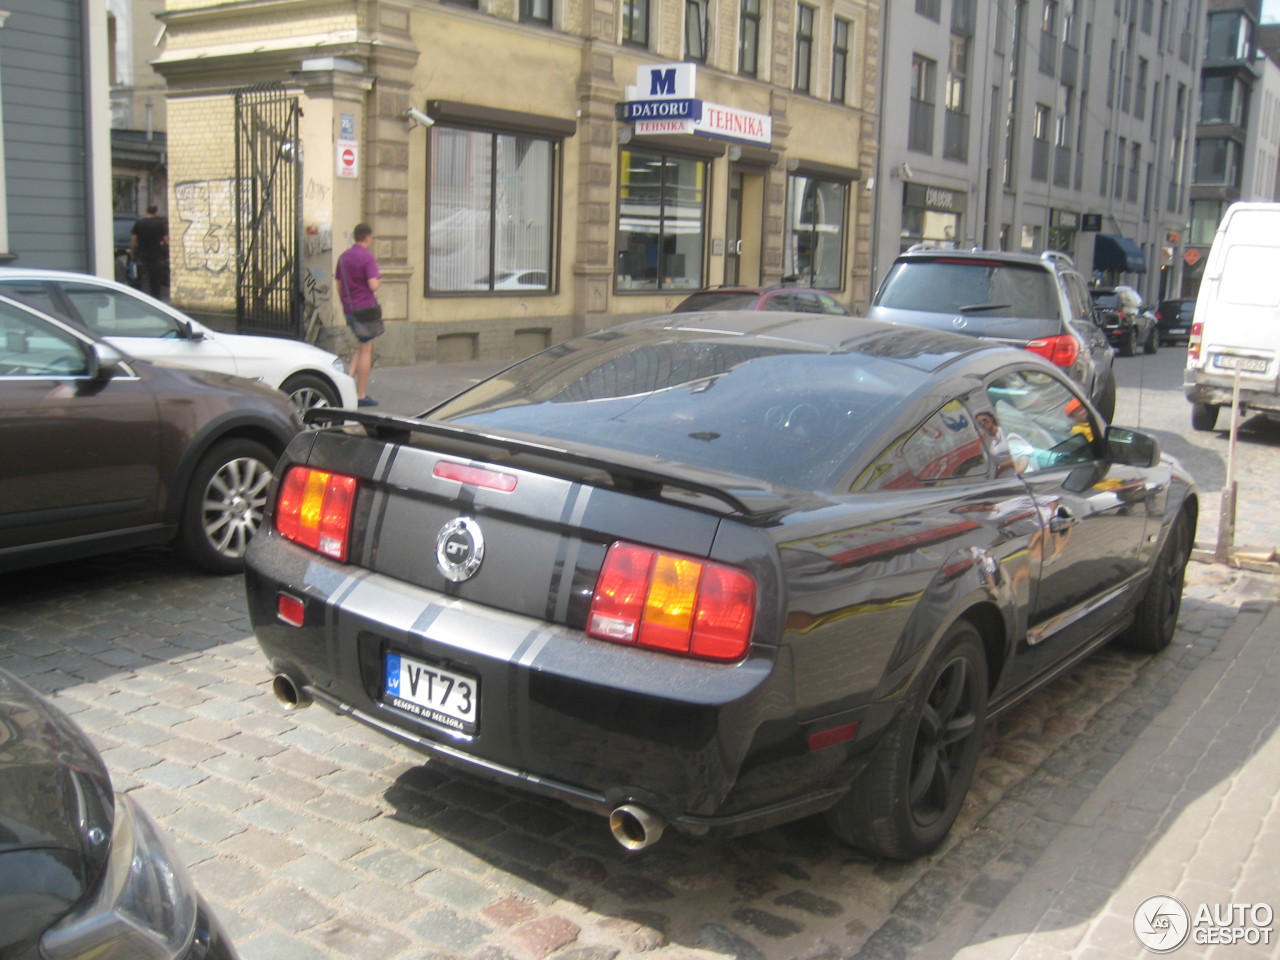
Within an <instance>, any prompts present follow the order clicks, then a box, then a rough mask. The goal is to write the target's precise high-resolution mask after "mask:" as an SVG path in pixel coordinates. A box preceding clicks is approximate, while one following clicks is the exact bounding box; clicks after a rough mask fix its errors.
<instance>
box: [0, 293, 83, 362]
mask: <svg viewBox="0 0 1280 960" xmlns="http://www.w3.org/2000/svg"><path fill="white" fill-rule="evenodd" d="M88 372H89V361H88V353H87V351H86V350H85V347H84V344H82V343H81V342H80V341H79V340H77V339H76V338H75V337H73V336H72V335H71V334H69V333H67V332H66V331H64V330H59V329H58V328H57V327H54V326H52V325H50V324H47V323H44V322H42V321H40V320H37V319H36V318H35V317H33V316H31V315H30V314H27V313H24V312H23V311H21V310H18V309H17V308H15V307H10V306H9V305H8V304H0V378H3V377H11V378H19V377H21V378H31V377H37V378H53V379H60V378H63V377H77V376H85V375H86V374H87V373H88Z"/></svg>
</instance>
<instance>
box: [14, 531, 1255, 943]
mask: <svg viewBox="0 0 1280 960" xmlns="http://www.w3.org/2000/svg"><path fill="white" fill-rule="evenodd" d="M3 591H4V592H3V596H0V666H2V667H3V668H5V669H7V670H9V671H11V672H13V673H15V674H17V675H18V676H20V677H22V678H23V679H25V680H26V681H27V682H29V683H31V684H32V685H34V686H35V687H37V688H38V689H40V690H41V691H43V692H45V693H47V694H50V695H52V696H53V697H54V699H55V701H56V702H57V703H58V704H59V705H60V706H61V707H62V708H63V709H64V710H66V711H67V712H68V713H71V714H72V715H74V716H75V718H76V720H77V721H78V722H79V723H80V724H81V726H83V727H84V728H85V729H86V730H87V731H88V732H89V733H90V734H91V736H92V737H93V739H94V740H95V741H96V742H97V743H98V745H99V746H100V748H101V749H102V751H103V754H104V757H105V759H106V761H107V764H108V766H109V767H110V768H111V770H112V772H113V775H114V776H115V778H116V781H117V785H118V786H120V787H122V788H124V789H128V790H132V791H133V792H134V793H135V795H136V796H137V797H138V798H139V799H140V800H141V801H142V803H143V805H144V806H145V807H146V808H147V809H148V810H149V811H150V812H151V813H152V814H153V815H155V816H156V817H157V818H158V819H159V820H160V821H161V822H163V823H164V824H165V826H166V827H167V828H168V829H169V830H170V831H171V832H172V834H173V836H174V837H176V838H177V839H178V841H179V844H180V849H181V852H182V853H183V855H184V856H185V858H186V861H187V862H188V864H190V866H191V867H192V870H193V873H194V874H195V876H196V879H197V882H198V883H199V885H200V887H201V889H202V890H203V891H204V892H205V894H206V896H207V897H208V898H209V899H210V901H211V902H212V903H213V904H214V906H215V908H216V910H217V912H218V913H219V915H220V917H221V918H222V919H223V921H224V922H225V924H226V925H227V927H228V928H229V931H230V932H231V934H232V936H233V939H234V940H235V942H236V943H237V945H238V947H239V949H240V951H241V954H242V956H243V957H244V958H245V960H276V958H289V960H307V958H350V957H356V956H359V957H378V958H382V960H408V958H417V960H425V958H437V957H441V958H442V957H454V958H477V960H479V958H484V960H500V958H504V957H510V958H513V960H541V958H544V957H555V958H556V960H597V958H599V960H608V958H618V960H626V958H635V957H646V958H653V960H676V958H694V957H701V958H712V957H737V958H742V960H752V958H768V960H784V958H785V960H792V958H811V960H816V958H836V957H855V956H856V957H866V958H875V957H903V956H907V955H908V954H910V953H913V952H914V954H915V955H916V956H921V957H929V956H950V955H951V954H952V952H953V950H954V949H955V948H956V947H959V946H963V944H964V943H966V942H967V941H968V940H969V938H970V937H971V936H973V935H975V934H976V933H977V931H978V930H979V929H980V928H981V926H982V924H983V923H984V921H985V920H986V919H987V918H988V917H989V916H991V914H992V912H993V911H995V910H996V909H997V908H999V907H1000V905H1001V904H1002V902H1004V901H1005V900H1006V898H1007V897H1008V895H1009V894H1010V892H1011V891H1013V890H1015V889H1016V887H1017V885H1018V883H1019V880H1020V879H1021V878H1022V877H1023V875H1024V873H1025V871H1027V869H1028V868H1029V867H1030V866H1031V865H1033V864H1034V863H1035V862H1036V861H1037V858H1038V857H1039V856H1040V854H1041V853H1043V852H1044V851H1045V850H1046V848H1047V847H1048V846H1049V845H1050V844H1051V843H1052V842H1053V841H1054V839H1055V838H1056V837H1058V836H1059V834H1060V832H1061V831H1062V830H1063V827H1064V825H1065V824H1067V823H1068V822H1069V821H1070V819H1071V817H1072V816H1073V814H1075V812H1076V811H1077V810H1078V809H1079V808H1080V807H1081V805H1082V804H1084V803H1085V802H1086V801H1087V800H1088V798H1089V796H1090V793H1091V791H1092V789H1093V788H1094V787H1095V786H1096V785H1097V784H1098V783H1099V782H1101V781H1102V779H1103V778H1104V777H1105V776H1106V775H1107V774H1108V772H1109V771H1110V770H1112V769H1113V767H1114V766H1115V765H1116V763H1117V760H1118V759H1119V758H1120V757H1122V756H1124V754H1125V751H1126V749H1127V748H1128V747H1129V745H1130V744H1132V743H1133V742H1134V740H1135V738H1137V737H1138V736H1140V735H1141V734H1142V733H1143V731H1144V730H1146V729H1147V728H1148V727H1149V725H1150V724H1151V723H1152V721H1153V719H1154V718H1155V717H1156V716H1157V715H1158V714H1159V713H1160V711H1161V709H1162V708H1163V707H1164V705H1165V704H1167V703H1168V702H1169V701H1170V698H1171V697H1173V696H1174V695H1175V694H1176V693H1177V691H1178V690H1179V689H1180V688H1181V687H1182V686H1183V684H1184V683H1185V682H1186V680H1187V678H1188V677H1189V676H1190V675H1191V673H1192V671H1194V670H1195V668H1196V667H1197V665H1199V664H1200V663H1201V662H1202V661H1203V660H1204V659H1205V658H1206V657H1207V656H1210V655H1211V654H1212V653H1213V651H1214V649H1215V647H1216V646H1217V644H1218V642H1219V638H1220V637H1222V635H1223V634H1224V632H1225V631H1227V630H1228V628H1230V627H1231V626H1232V624H1233V623H1235V622H1236V621H1237V619H1239V618H1242V617H1244V616H1247V615H1249V614H1248V611H1250V610H1252V609H1253V608H1254V606H1255V605H1253V604H1251V603H1249V601H1250V599H1251V598H1252V597H1255V596H1260V597H1262V598H1264V599H1270V598H1273V597H1275V596H1276V588H1275V583H1274V582H1273V581H1272V580H1271V578H1269V577H1266V576H1259V575H1243V576H1242V575H1241V574H1239V573H1238V572H1236V571H1233V570H1231V569H1229V568H1226V567H1220V566H1209V565H1204V564H1194V563H1193V564H1192V566H1191V570H1190V583H1189V587H1188V591H1187V600H1186V602H1185V603H1184V608H1183V616H1182V623H1181V627H1180V630H1179V633H1178V635H1177V637H1176V639H1175V641H1174V644H1173V646H1172V647H1171V648H1170V649H1169V650H1168V651H1167V652H1166V653H1165V654H1162V655H1161V656H1159V657H1156V658H1154V659H1153V658H1150V657H1146V656H1138V655H1133V654H1129V653H1125V652H1122V651H1118V650H1113V649H1105V650H1103V651H1102V652H1100V653H1099V654H1098V655H1096V656H1094V657H1092V658H1091V659H1089V660H1088V661H1086V662H1085V663H1084V664H1083V665H1081V666H1079V667H1078V668H1077V669H1075V670H1074V671H1072V672H1071V673H1070V674H1069V675H1067V676H1065V677H1063V678H1061V679H1059V680H1058V681H1057V682H1055V683H1054V684H1053V685H1052V686H1051V687H1049V688H1048V689H1046V690H1045V691H1043V692H1042V693H1040V694H1038V695H1036V696H1034V697H1032V698H1031V699H1030V700H1029V701H1028V702H1026V703H1024V704H1023V705H1021V706H1020V707H1019V708H1017V709H1016V710H1014V711H1013V712H1011V713H1010V714H1007V715H1005V716H1004V717H1002V718H1001V719H1000V720H999V721H998V722H996V723H995V724H994V726H993V729H992V730H991V731H990V733H989V735H988V741H987V744H986V746H985V750H984V755H983V759H982V763H981V767H980V770H979V775H978V778H977V781H976V783H975V787H974V789H973V790H972V791H971V795H970V801H969V803H968V805H967V807H966V809H965V811H964V812H963V814H962V816H961V819H960V822H959V823H958V824H957V827H956V829H955V830H954V831H953V834H952V836H951V838H950V839H949V840H948V842H947V844H946V845H945V847H944V848H943V849H942V850H941V851H940V852H939V853H938V854H936V855H934V856H932V857H929V858H925V859H923V860H920V861H918V862H915V863H912V864H907V865H901V864H876V863H873V862H871V861H869V860H867V859H864V858H862V857H860V856H859V855H857V854H855V853H853V852H851V851H849V850H848V849H846V848H843V847H842V846H840V845H839V844H838V843H837V842H836V841H835V840H834V839H833V838H832V837H831V836H830V835H829V834H828V833H827V832H826V830H825V827H824V825H823V824H822V822H821V821H820V820H810V821H804V822H800V823H797V824H793V825H790V826H788V827H784V828H780V829H774V830H770V831H767V832H764V833H760V834H756V835H753V836H749V837H745V838H741V839H737V840H725V841H708V840H699V839H690V838H687V837H683V836H680V835H678V834H674V833H673V834H670V835H668V836H667V837H665V838H664V839H663V840H662V841H661V842H660V843H659V844H658V845H656V846H655V847H653V848H651V849H649V850H647V851H645V852H643V853H641V854H628V853H626V852H625V851H623V850H622V849H621V848H620V847H619V846H618V845H617V844H616V843H615V841H614V840H613V839H612V838H611V837H610V835H609V832H608V829H607V825H606V824H605V822H604V821H603V820H602V819H599V818H596V817H594V816H590V815H587V814H584V813H579V812H577V811H575V810H573V809H571V808H569V807H567V806H564V805H563V804H560V803H557V802H553V801H549V800H542V799H539V798H534V797H530V796H527V795H524V794H519V793H515V792H510V791H507V790H505V789H501V788H498V787H495V786H491V785H489V784H486V783H482V782H479V781H475V780H472V779H470V778H466V777H464V776H462V775H458V774H454V773H452V772H450V771H447V770H444V769H442V768H439V767H438V766H436V765H433V764H430V763H424V762H423V760H422V758H420V757H418V756H416V755H414V754H412V753H411V752H410V751H409V750H408V749H407V748H403V747H400V746H397V745H394V744H392V743H390V742H388V741H386V740H384V739H383V738H381V737H379V736H377V735H375V734H374V733H372V732H370V731H366V730H365V729H364V728H363V727H361V726H360V725H358V724H356V723H354V722H351V721H349V720H346V719H343V718H339V717H336V716H333V715H332V714H330V713H328V712H327V711H325V710H324V709H323V708H320V707H313V708H311V709H308V710H304V711H299V712H294V713H286V712H284V711H282V709H281V708H280V707H279V706H278V705H277V703H276V701H275V699H274V697H273V696H272V695H271V692H270V683H269V680H270V678H269V675H268V673H267V670H266V665H265V662H264V660H263V658H262V656H261V654H260V652H259V650H258V647H257V644H256V642H255V641H254V640H253V639H252V636H251V633H250V628H249V624H248V621H247V618H246V613H245V605H244V598H243V594H242V584H241V581H240V579H239V578H235V577H232V578H222V579H216V578H209V577H205V576H202V575H198V574H193V573H190V572H188V571H187V570H185V569H184V568H182V567H181V566H178V565H175V563H174V562H173V559H172V557H171V556H169V555H168V554H167V553H165V552H163V551H155V552H140V553H134V554H130V555H121V556H117V557H108V558H103V559H101V560H97V561H87V562H84V563H79V564H71V565H65V566H60V567H49V568H44V569H40V570H36V571H32V572H30V573H25V574H20V575H11V576H9V577H7V578H6V581H5V586H4V588H3ZM1242 610H1243V611H1245V612H1244V613H1242ZM1126 836H1127V837H1128V839H1125V838H1126ZM1139 837H1140V835H1139V834H1133V835H1125V834H1121V835H1120V840H1119V841H1118V844H1117V846H1116V848H1115V849H1114V851H1113V853H1114V859H1113V860H1112V862H1109V863H1108V862H1102V863H1099V864H1096V867H1095V869H1096V882H1095V884H1094V886H1095V888H1096V889H1093V890H1091V891H1090V890H1082V891H1081V892H1080V897H1081V902H1080V903H1079V904H1078V906H1079V909H1080V910H1085V909H1087V908H1088V906H1089V904H1088V902H1087V901H1088V899H1089V897H1090V896H1091V895H1092V896H1093V897H1095V898H1096V897H1097V896H1098V895H1100V894H1102V893H1105V891H1106V890H1107V889H1108V884H1112V883H1114V882H1115V881H1116V877H1115V876H1114V875H1115V874H1116V873H1117V871H1118V872H1119V875H1121V876H1122V875H1123V872H1124V871H1123V865H1126V864H1127V863H1128V862H1129V860H1130V858H1131V857H1132V856H1133V855H1134V853H1135V852H1136V851H1135V849H1133V847H1134V845H1136V844H1137V843H1138V842H1139ZM1101 859H1103V860H1104V861H1106V860H1108V859H1109V858H1108V857H1103V858H1101ZM1233 956H1235V954H1233Z"/></svg>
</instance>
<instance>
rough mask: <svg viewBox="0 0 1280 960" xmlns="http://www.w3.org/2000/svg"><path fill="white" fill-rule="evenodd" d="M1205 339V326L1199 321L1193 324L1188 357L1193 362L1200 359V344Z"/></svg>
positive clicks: (1188, 344)
mask: <svg viewBox="0 0 1280 960" xmlns="http://www.w3.org/2000/svg"><path fill="white" fill-rule="evenodd" d="M1203 339H1204V324H1203V323H1201V322H1199V321H1197V322H1195V323H1193V324H1191V336H1190V337H1189V338H1187V357H1188V358H1189V359H1191V360H1199V359H1200V343H1201V341H1202V340H1203Z"/></svg>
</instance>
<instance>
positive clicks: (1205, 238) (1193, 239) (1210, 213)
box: [1187, 200, 1227, 247]
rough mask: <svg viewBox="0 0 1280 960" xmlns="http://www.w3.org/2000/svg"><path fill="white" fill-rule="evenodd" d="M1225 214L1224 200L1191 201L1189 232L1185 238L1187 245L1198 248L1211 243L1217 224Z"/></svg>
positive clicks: (1225, 204)
mask: <svg viewBox="0 0 1280 960" xmlns="http://www.w3.org/2000/svg"><path fill="white" fill-rule="evenodd" d="M1226 212H1227V201H1226V200H1192V201H1191V231H1190V234H1189V235H1188V236H1187V243H1190V244H1192V245H1193V246H1198V247H1207V246H1209V245H1210V244H1211V243H1213V237H1214V234H1216V233H1217V232H1218V224H1219V223H1221V222H1222V217H1223V215H1224V214H1225V213H1226Z"/></svg>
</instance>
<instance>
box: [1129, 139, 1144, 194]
mask: <svg viewBox="0 0 1280 960" xmlns="http://www.w3.org/2000/svg"><path fill="white" fill-rule="evenodd" d="M1141 171H1142V144H1140V143H1138V142H1136V141H1135V142H1133V143H1131V144H1129V189H1128V192H1127V193H1126V194H1125V199H1126V200H1128V201H1129V202H1130V203H1137V202H1138V180H1139V179H1140V177H1139V174H1140V173H1141Z"/></svg>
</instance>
